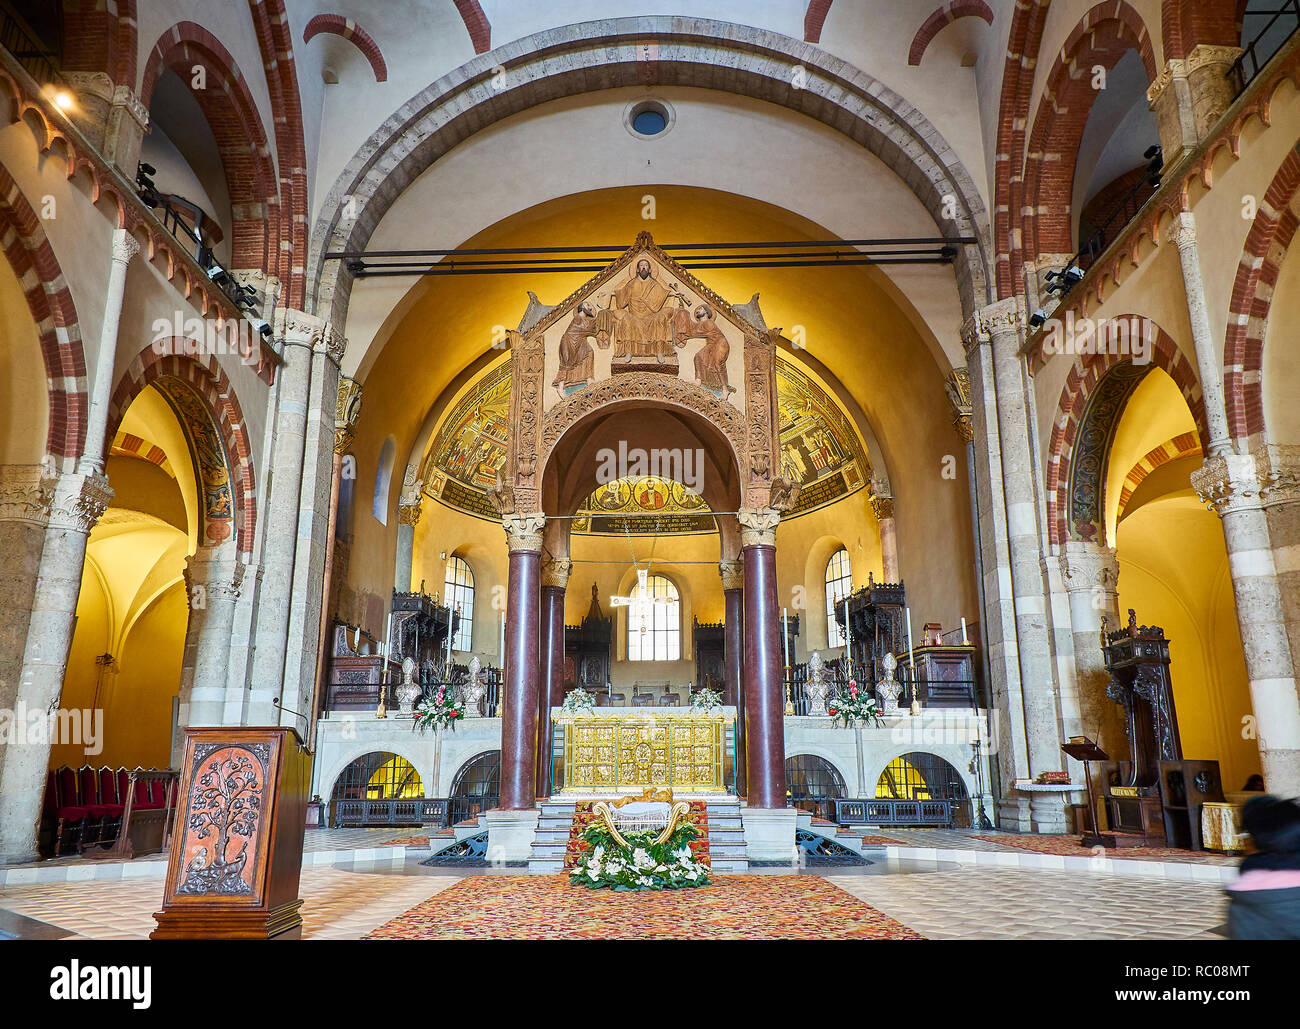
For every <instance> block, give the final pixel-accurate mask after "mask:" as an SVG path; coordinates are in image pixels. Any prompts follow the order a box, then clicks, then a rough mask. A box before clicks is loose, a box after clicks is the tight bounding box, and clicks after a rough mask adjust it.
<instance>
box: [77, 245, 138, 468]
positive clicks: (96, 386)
mask: <svg viewBox="0 0 1300 1029" xmlns="http://www.w3.org/2000/svg"><path fill="white" fill-rule="evenodd" d="M139 252H140V244H139V243H138V242H137V241H136V238H135V237H134V236H132V235H131V233H130V232H129V231H128V230H127V229H114V230H113V243H112V258H111V260H110V262H109V269H108V287H107V290H106V294H107V295H106V297H105V299H104V321H103V324H102V325H101V327H100V333H99V345H98V346H97V347H96V349H95V371H94V379H93V382H92V385H91V388H90V406H89V409H88V410H87V412H86V446H85V449H84V450H83V452H82V455H81V461H80V462H79V464H78V466H77V467H78V470H79V471H81V472H82V473H83V474H86V475H90V474H93V473H95V472H102V471H103V470H104V449H105V447H106V445H107V440H105V438H104V437H105V435H106V433H107V432H108V403H109V400H110V399H111V398H112V395H113V380H114V378H116V376H115V374H114V370H115V367H116V363H117V330H118V325H119V324H120V323H121V321H122V297H123V295H124V293H125V292H126V266H127V265H128V264H130V263H131V258H132V257H134V256H135V255H136V254H138V253H139Z"/></svg>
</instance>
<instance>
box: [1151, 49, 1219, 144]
mask: <svg viewBox="0 0 1300 1029" xmlns="http://www.w3.org/2000/svg"><path fill="white" fill-rule="evenodd" d="M1240 56H1241V48H1240V47H1235V46H1211V45H1208V44H1205V43H1202V44H1200V45H1199V46H1197V47H1195V48H1194V49H1193V50H1192V52H1191V53H1189V54H1188V55H1187V57H1186V58H1183V59H1174V60H1170V61H1168V62H1166V64H1165V67H1164V70H1163V71H1162V72H1161V73H1160V74H1159V75H1157V76H1156V80H1155V82H1153V83H1152V84H1151V87H1150V88H1149V89H1148V90H1147V103H1148V105H1149V106H1150V108H1151V110H1152V111H1154V112H1155V116H1156V128H1157V130H1158V131H1159V133H1160V145H1161V147H1163V149H1164V158H1165V167H1166V168H1172V167H1173V165H1174V164H1175V162H1177V161H1178V159H1179V158H1181V157H1182V156H1183V155H1184V154H1186V153H1187V152H1188V151H1191V150H1195V149H1196V147H1197V146H1198V145H1199V144H1200V143H1201V142H1202V141H1203V140H1205V139H1206V138H1207V137H1208V136H1209V134H1210V130H1211V129H1212V128H1213V127H1214V125H1215V123H1216V122H1217V121H1218V120H1219V118H1220V117H1222V115H1223V112H1224V111H1226V110H1227V109H1228V108H1229V107H1231V106H1232V103H1233V101H1234V100H1236V98H1237V84H1236V82H1235V81H1233V79H1232V77H1231V76H1230V74H1229V72H1230V71H1231V70H1232V65H1233V62H1235V61H1236V60H1237V58H1238V57H1240Z"/></svg>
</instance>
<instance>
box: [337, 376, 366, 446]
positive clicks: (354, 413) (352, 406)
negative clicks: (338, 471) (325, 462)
mask: <svg viewBox="0 0 1300 1029" xmlns="http://www.w3.org/2000/svg"><path fill="white" fill-rule="evenodd" d="M360 414H361V383H359V382H357V380H356V379H349V378H348V377H347V376H346V375H340V376H339V397H338V406H337V407H336V408H335V410H334V453H336V454H346V453H347V452H348V451H349V450H350V449H352V439H353V430H354V429H355V428H356V424H357V418H358V416H360Z"/></svg>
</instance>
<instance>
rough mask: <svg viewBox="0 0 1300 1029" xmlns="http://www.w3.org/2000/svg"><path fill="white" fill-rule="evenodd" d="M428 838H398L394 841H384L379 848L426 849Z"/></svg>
mask: <svg viewBox="0 0 1300 1029" xmlns="http://www.w3.org/2000/svg"><path fill="white" fill-rule="evenodd" d="M428 845H429V837H427V836H399V837H397V839H395V840H384V842H383V843H381V844H380V846H381V847H427V846H428Z"/></svg>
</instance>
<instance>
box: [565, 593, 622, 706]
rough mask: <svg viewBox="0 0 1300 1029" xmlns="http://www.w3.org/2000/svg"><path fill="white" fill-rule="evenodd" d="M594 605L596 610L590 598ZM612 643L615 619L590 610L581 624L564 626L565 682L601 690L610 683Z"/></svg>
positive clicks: (567, 685) (568, 684)
mask: <svg viewBox="0 0 1300 1029" xmlns="http://www.w3.org/2000/svg"><path fill="white" fill-rule="evenodd" d="M592 606H593V608H596V610H599V606H598V604H597V603H596V602H595V601H593V602H592ZM613 642H614V620H613V619H612V618H604V617H601V616H600V615H598V614H596V613H590V614H588V615H587V617H586V618H584V619H583V620H582V624H581V625H566V626H565V627H564V685H565V688H566V689H567V688H569V687H572V686H581V687H583V689H587V690H598V689H603V688H604V687H605V686H606V685H607V684H608V683H609V669H610V650H611V647H612V646H613Z"/></svg>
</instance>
